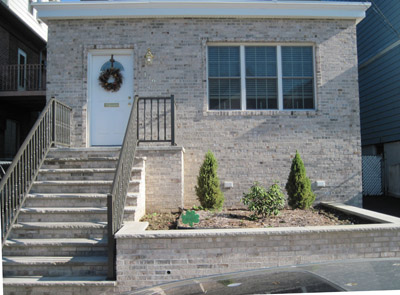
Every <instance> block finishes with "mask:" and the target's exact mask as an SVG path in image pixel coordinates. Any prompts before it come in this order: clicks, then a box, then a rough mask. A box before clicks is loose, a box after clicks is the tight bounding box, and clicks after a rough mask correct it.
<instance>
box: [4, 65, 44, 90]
mask: <svg viewBox="0 0 400 295" xmlns="http://www.w3.org/2000/svg"><path fill="white" fill-rule="evenodd" d="M45 91H46V68H45V66H44V65H41V64H27V65H0V97H16V96H19V97H29V96H36V97H38V96H44V95H46V92H45Z"/></svg>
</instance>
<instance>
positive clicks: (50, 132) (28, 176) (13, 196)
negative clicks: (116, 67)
mask: <svg viewBox="0 0 400 295" xmlns="http://www.w3.org/2000/svg"><path fill="white" fill-rule="evenodd" d="M71 111H72V109H71V108H70V107H69V106H67V105H65V104H63V103H61V102H59V101H56V100H55V99H51V100H50V101H49V102H48V103H47V105H46V107H45V108H44V110H43V111H42V113H41V114H40V116H39V118H38V119H37V121H36V123H35V124H34V125H33V127H32V129H31V131H30V132H29V134H28V135H27V137H26V139H25V141H24V143H23V144H22V145H21V147H20V148H19V150H18V153H17V155H16V156H15V157H14V160H13V161H12V163H11V165H10V167H9V168H8V169H7V172H6V174H5V176H4V177H3V178H2V179H1V182H0V197H1V237H2V245H4V243H5V241H6V239H7V236H8V234H9V233H10V229H11V228H12V226H13V224H14V223H15V221H16V220H17V217H18V214H19V211H20V209H21V207H22V205H23V203H24V201H25V198H26V195H27V194H28V192H29V190H30V189H31V187H32V184H33V182H34V180H35V178H36V176H37V174H38V172H39V168H40V166H41V165H42V163H43V161H44V159H45V158H46V155H47V153H48V151H49V149H50V147H51V146H52V145H61V146H69V145H70V131H71V128H70V119H71Z"/></svg>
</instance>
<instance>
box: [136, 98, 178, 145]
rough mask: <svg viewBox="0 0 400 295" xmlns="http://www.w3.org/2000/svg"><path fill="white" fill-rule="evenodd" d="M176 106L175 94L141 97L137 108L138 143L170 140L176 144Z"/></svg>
mask: <svg viewBox="0 0 400 295" xmlns="http://www.w3.org/2000/svg"><path fill="white" fill-rule="evenodd" d="M175 108H176V105H175V98H174V96H173V95H171V96H169V97H140V98H139V101H138V108H137V134H138V141H139V142H138V144H140V143H141V142H170V143H171V145H175ZM168 115H170V116H168Z"/></svg>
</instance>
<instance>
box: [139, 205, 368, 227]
mask: <svg viewBox="0 0 400 295" xmlns="http://www.w3.org/2000/svg"><path fill="white" fill-rule="evenodd" d="M183 214H184V213H183ZM196 214H198V215H199V217H200V222H199V223H195V224H194V225H193V227H190V226H189V225H187V224H183V223H182V219H181V218H180V216H181V213H153V214H147V215H146V216H144V217H143V218H142V220H141V221H147V222H149V227H148V228H147V229H148V230H170V229H185V228H201V229H211V228H219V229H221V228H271V227H304V226H329V225H352V224H368V223H371V222H368V221H367V220H364V219H362V218H359V217H355V216H350V215H347V214H344V213H341V212H339V211H336V210H332V209H328V208H323V207H322V206H316V207H315V208H313V209H309V210H300V209H296V210H292V209H284V210H281V211H280V213H279V214H278V215H276V216H275V215H272V216H269V217H266V218H260V219H257V220H252V218H251V217H250V216H251V214H252V213H251V212H250V211H248V210H245V209H235V210H222V211H220V212H218V211H205V210H197V211H196Z"/></svg>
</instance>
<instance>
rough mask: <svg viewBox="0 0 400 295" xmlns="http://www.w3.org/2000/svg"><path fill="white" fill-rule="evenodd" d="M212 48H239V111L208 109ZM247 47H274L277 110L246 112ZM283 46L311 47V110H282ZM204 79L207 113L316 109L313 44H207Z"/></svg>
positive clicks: (285, 110) (291, 110)
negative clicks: (210, 51)
mask: <svg viewBox="0 0 400 295" xmlns="http://www.w3.org/2000/svg"><path fill="white" fill-rule="evenodd" d="M213 46H228V47H229V46H236V47H239V48H240V50H239V52H240V87H241V93H240V105H241V109H240V110H230V109H221V110H212V109H210V91H209V89H210V87H209V81H210V79H209V77H208V47H213ZM249 46H260V47H263V46H274V47H276V59H277V79H278V81H277V84H278V85H277V88H278V109H257V110H248V109H247V99H246V93H247V92H246V57H245V47H249ZM283 46H289V47H290V46H301V47H302V46H309V47H312V54H313V56H312V60H313V99H314V102H313V105H314V108H312V109H284V108H283V75H282V47H283ZM206 59H207V61H206V77H207V111H210V112H243V111H244V112H255V111H257V112H258V111H259V112H269V111H284V112H293V111H296V112H297V111H298V112H308V111H315V110H316V109H317V96H316V95H317V91H316V89H317V87H316V85H317V84H316V78H315V77H316V65H315V44H313V43H250V42H249V43H218V42H213V43H207V50H206Z"/></svg>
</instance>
